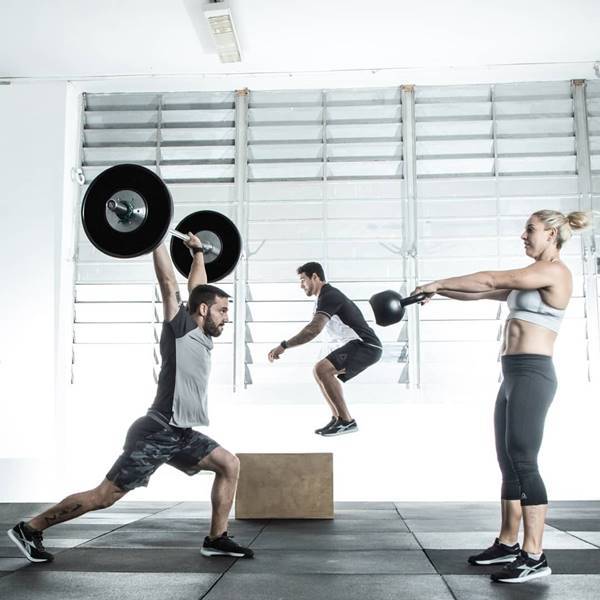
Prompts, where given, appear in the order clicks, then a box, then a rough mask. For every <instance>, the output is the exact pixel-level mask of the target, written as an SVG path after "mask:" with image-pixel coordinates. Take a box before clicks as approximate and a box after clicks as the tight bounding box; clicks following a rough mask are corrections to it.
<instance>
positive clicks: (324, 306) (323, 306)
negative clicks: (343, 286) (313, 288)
mask: <svg viewBox="0 0 600 600" xmlns="http://www.w3.org/2000/svg"><path fill="white" fill-rule="evenodd" d="M315 313H322V314H324V315H327V316H328V317H329V323H327V328H326V329H327V333H328V334H329V336H330V338H331V339H332V341H336V340H339V341H349V340H351V339H360V340H362V341H363V342H365V343H366V344H370V345H371V346H377V347H378V348H381V342H380V340H379V338H378V337H377V336H376V335H375V332H374V331H373V330H372V329H371V328H370V327H369V326H368V325H367V322H366V321H365V318H364V317H363V314H362V313H361V312H360V309H359V308H358V306H356V304H354V302H352V300H350V298H348V297H347V296H346V295H345V294H343V293H342V292H340V290H338V289H337V288H334V287H333V286H332V285H330V284H329V283H326V284H325V285H323V287H322V288H321V291H320V292H319V297H318V299H317V305H316V308H315ZM349 330H351V331H349Z"/></svg>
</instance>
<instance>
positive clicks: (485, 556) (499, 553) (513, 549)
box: [469, 538, 521, 565]
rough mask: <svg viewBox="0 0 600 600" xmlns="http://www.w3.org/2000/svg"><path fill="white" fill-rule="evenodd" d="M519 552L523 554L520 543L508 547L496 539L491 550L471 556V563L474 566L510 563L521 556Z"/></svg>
mask: <svg viewBox="0 0 600 600" xmlns="http://www.w3.org/2000/svg"><path fill="white" fill-rule="evenodd" d="M519 552H521V548H520V546H519V544H518V543H517V544H515V545H514V546H507V545H506V544H503V543H502V542H501V541H500V539H499V538H496V539H495V540H494V543H493V544H492V545H491V546H490V547H489V548H487V549H486V550H484V551H483V552H480V553H479V554H475V555H474V556H469V563H470V564H472V565H495V564H498V563H510V562H512V561H513V560H515V558H517V556H519Z"/></svg>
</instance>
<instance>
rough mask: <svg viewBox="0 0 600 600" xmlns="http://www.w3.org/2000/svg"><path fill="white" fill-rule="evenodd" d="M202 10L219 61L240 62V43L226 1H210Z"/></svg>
mask: <svg viewBox="0 0 600 600" xmlns="http://www.w3.org/2000/svg"><path fill="white" fill-rule="evenodd" d="M203 10H204V16H205V17H206V20H207V21H208V27H209V29H210V32H211V34H212V37H213V39H214V41H215V45H216V47H217V53H218V54H219V58H220V59H221V62H223V63H231V62H241V60H242V57H241V55H240V45H239V43H238V39H237V35H236V33H235V26H234V24H233V17H232V16H231V10H230V8H229V5H228V4H227V2H211V3H209V4H207V5H206V6H204V9H203Z"/></svg>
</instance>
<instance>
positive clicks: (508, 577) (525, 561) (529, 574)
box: [490, 551, 552, 583]
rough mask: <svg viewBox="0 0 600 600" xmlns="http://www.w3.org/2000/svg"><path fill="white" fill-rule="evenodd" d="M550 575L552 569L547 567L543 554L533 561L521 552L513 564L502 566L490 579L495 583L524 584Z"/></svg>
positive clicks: (525, 553)
mask: <svg viewBox="0 0 600 600" xmlns="http://www.w3.org/2000/svg"><path fill="white" fill-rule="evenodd" d="M551 574H552V569H551V568H550V567H549V566H548V561H547V560H546V555H545V554H542V555H541V556H540V559H539V560H535V558H531V557H530V556H529V554H527V552H523V551H521V552H520V553H519V556H517V558H516V559H515V560H513V562H511V563H510V564H509V565H506V566H504V567H503V568H502V570H501V571H498V572H497V573H492V574H491V575H490V579H491V580H492V581H495V582H497V583H525V582H526V581H531V580H532V579H537V578H538V577H547V576H548V575H551Z"/></svg>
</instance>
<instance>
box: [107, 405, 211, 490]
mask: <svg viewBox="0 0 600 600" xmlns="http://www.w3.org/2000/svg"><path fill="white" fill-rule="evenodd" d="M218 446H219V444H217V442H215V441H214V440H213V439H211V438H209V437H208V436H207V435H204V434H202V433H200V432H198V431H195V430H194V429H190V428H188V429H181V428H179V427H172V426H171V425H167V424H166V423H165V424H161V423H159V422H158V421H156V420H155V419H153V418H152V417H150V416H148V415H146V416H144V417H140V418H139V419H137V420H136V421H134V422H133V424H132V425H131V427H130V428H129V431H128V432H127V438H126V439H125V445H124V446H123V454H121V456H119V458H118V459H117V461H116V462H115V464H114V465H113V466H112V467H111V469H110V471H109V472H108V473H107V475H106V478H107V479H108V480H109V481H112V482H113V483H114V484H115V485H116V486H117V487H119V488H121V489H122V490H124V491H130V490H133V489H134V488H136V487H139V486H146V485H148V480H149V479H150V476H151V475H152V474H153V473H154V472H155V471H156V469H158V467H160V466H161V465H163V464H165V463H167V464H168V465H171V466H172V467H175V468H176V469H179V470H180V471H183V472H184V473H186V474H187V475H194V474H196V473H197V472H198V471H199V470H200V469H199V468H198V463H199V462H200V461H201V460H202V459H203V458H204V457H205V456H207V455H208V454H210V453H211V452H212V451H213V450H214V449H215V448H217V447H218Z"/></svg>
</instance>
